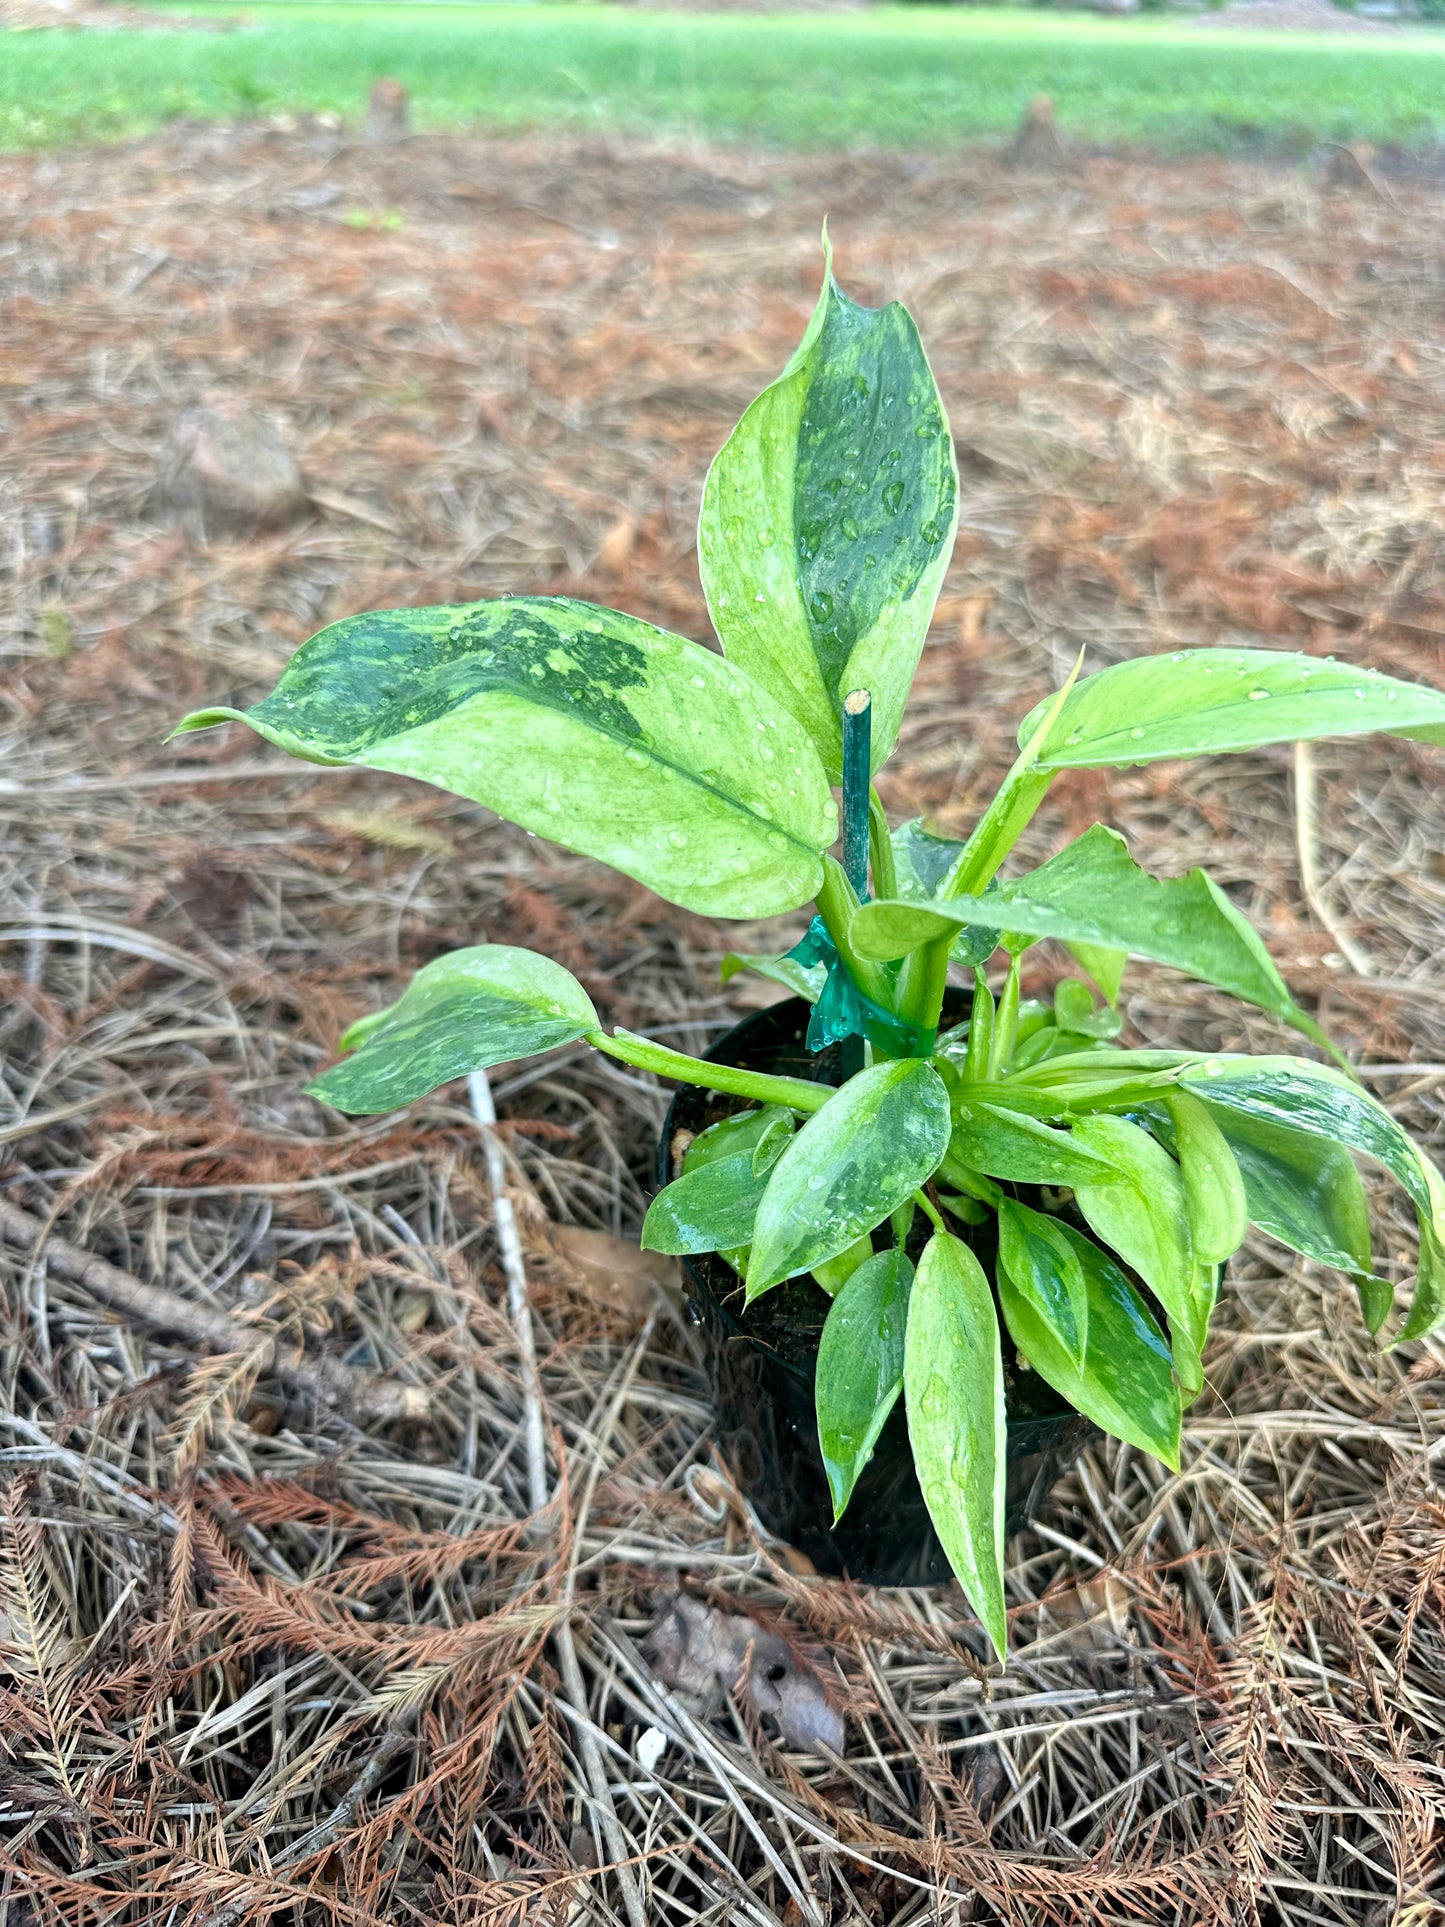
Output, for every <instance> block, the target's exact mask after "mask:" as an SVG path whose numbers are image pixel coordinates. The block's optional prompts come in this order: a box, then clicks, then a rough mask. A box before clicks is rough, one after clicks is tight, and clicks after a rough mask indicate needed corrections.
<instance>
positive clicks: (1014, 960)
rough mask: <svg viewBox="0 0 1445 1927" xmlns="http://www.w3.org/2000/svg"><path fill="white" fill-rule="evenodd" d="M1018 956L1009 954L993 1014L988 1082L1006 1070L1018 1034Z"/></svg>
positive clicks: (1013, 952) (1017, 953)
mask: <svg viewBox="0 0 1445 1927" xmlns="http://www.w3.org/2000/svg"><path fill="white" fill-rule="evenodd" d="M1019 955H1020V953H1019V952H1018V951H1010V953H1009V960H1008V976H1007V977H1006V978H1005V979H1004V986H1003V990H1002V991H1001V992H1000V994H999V1000H998V1009H997V1011H996V1012H995V1013H994V1020H993V1036H992V1038H991V1039H990V1040H989V1047H988V1074H989V1078H990V1080H991V1081H995V1082H996V1081H997V1080H998V1079H999V1078H1000V1077H1002V1076H1003V1074H1004V1072H1005V1071H1006V1070H1007V1069H1008V1067H1009V1060H1010V1059H1011V1058H1012V1056H1013V1054H1014V1043H1015V1041H1016V1040H1017V1038H1018V1034H1019Z"/></svg>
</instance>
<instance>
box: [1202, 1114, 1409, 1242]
mask: <svg viewBox="0 0 1445 1927" xmlns="http://www.w3.org/2000/svg"><path fill="white" fill-rule="evenodd" d="M1206 1108H1207V1109H1208V1111H1209V1114H1210V1116H1211V1117H1212V1118H1213V1119H1214V1121H1215V1123H1216V1124H1217V1125H1218V1126H1219V1128H1220V1130H1221V1131H1222V1132H1223V1134H1224V1137H1225V1140H1226V1142H1227V1143H1228V1145H1229V1148H1230V1150H1231V1151H1233V1153H1234V1158H1235V1162H1236V1164H1238V1166H1239V1174H1240V1176H1241V1178H1242V1179H1243V1180H1244V1201H1245V1209H1246V1210H1247V1211H1248V1213H1249V1217H1250V1221H1251V1223H1253V1224H1257V1225H1258V1226H1259V1228H1260V1230H1261V1231H1267V1232H1268V1233H1269V1235H1270V1236H1271V1237H1272V1238H1278V1239H1279V1241H1280V1243H1281V1244H1283V1245H1288V1247H1289V1249H1290V1250H1291V1251H1300V1252H1303V1253H1304V1255H1305V1257H1307V1258H1314V1259H1315V1260H1317V1261H1318V1263H1320V1264H1322V1265H1334V1266H1336V1267H1337V1268H1338V1269H1339V1270H1341V1271H1348V1272H1366V1273H1367V1272H1369V1271H1370V1270H1371V1269H1372V1259H1371V1255H1370V1213H1369V1209H1368V1207H1367V1205H1366V1203H1365V1187H1364V1185H1363V1184H1362V1183H1361V1182H1360V1174H1359V1172H1358V1171H1357V1170H1356V1169H1355V1161H1354V1159H1353V1158H1352V1157H1351V1156H1350V1154H1349V1152H1348V1151H1347V1150H1346V1149H1345V1147H1344V1145H1343V1144H1335V1143H1332V1142H1331V1141H1329V1140H1328V1139H1326V1138H1322V1137H1313V1136H1311V1135H1309V1134H1308V1133H1307V1132H1304V1131H1291V1130H1287V1129H1285V1128H1284V1127H1283V1126H1282V1125H1279V1124H1272V1123H1270V1122H1269V1121H1268V1119H1266V1118H1262V1117H1250V1116H1248V1115H1247V1114H1246V1113H1245V1112H1243V1111H1235V1110H1231V1109H1230V1108H1229V1107H1228V1106H1227V1105H1223V1104H1219V1105H1214V1104H1211V1105H1208V1106H1207V1107H1206Z"/></svg>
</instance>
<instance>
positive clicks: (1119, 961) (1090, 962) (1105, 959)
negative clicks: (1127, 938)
mask: <svg viewBox="0 0 1445 1927" xmlns="http://www.w3.org/2000/svg"><path fill="white" fill-rule="evenodd" d="M1065 948H1066V949H1067V950H1068V952H1069V955H1070V956H1071V957H1072V958H1073V959H1074V961H1075V962H1076V963H1077V964H1078V966H1079V968H1080V969H1081V970H1086V971H1087V972H1088V974H1089V975H1090V976H1091V977H1092V978H1093V980H1094V982H1095V983H1096V984H1097V985H1098V986H1099V988H1100V990H1102V991H1103V993H1104V996H1105V998H1106V999H1107V1001H1108V1002H1109V1003H1110V1004H1111V1005H1112V1004H1117V1003H1118V1001H1119V991H1120V988H1121V986H1122V984H1123V982H1124V966H1125V964H1127V963H1128V961H1129V953H1128V951H1127V950H1111V949H1108V948H1107V947H1106V946H1105V945H1103V944H1097V943H1070V944H1067V945H1066V946H1065Z"/></svg>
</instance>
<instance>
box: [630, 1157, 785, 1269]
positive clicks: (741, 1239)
mask: <svg viewBox="0 0 1445 1927" xmlns="http://www.w3.org/2000/svg"><path fill="white" fill-rule="evenodd" d="M766 1187H767V1178H766V1176H763V1177H759V1176H758V1175H757V1174H756V1173H755V1172H754V1170H753V1153H752V1152H751V1151H745V1152H743V1153H742V1155H741V1156H738V1157H730V1158H717V1159H715V1160H713V1161H712V1162H710V1163H706V1164H702V1165H699V1166H698V1168H697V1169H696V1170H695V1171H684V1173H683V1174H682V1176H681V1177H680V1178H675V1179H674V1180H673V1182H672V1183H671V1184H669V1185H666V1186H664V1188H663V1189H662V1190H661V1191H659V1192H658V1194H657V1196H656V1197H655V1198H654V1199H653V1200H652V1203H651V1204H650V1205H649V1206H648V1208H647V1216H646V1217H645V1218H644V1219H643V1221H642V1248H643V1250H644V1251H665V1252H668V1253H670V1254H671V1255H672V1256H674V1257H680V1256H681V1255H682V1254H683V1253H684V1252H694V1251H736V1250H738V1249H739V1248H740V1247H741V1246H743V1245H746V1244H748V1243H749V1242H750V1241H751V1239H752V1235H753V1220H754V1218H756V1216H757V1215H758V1206H759V1205H760V1204H761V1203H762V1200H763V1192H764V1190H765V1189H766Z"/></svg>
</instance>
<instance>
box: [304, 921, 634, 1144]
mask: <svg viewBox="0 0 1445 1927" xmlns="http://www.w3.org/2000/svg"><path fill="white" fill-rule="evenodd" d="M596 1028H597V1012H596V1011H595V1010H594V1009H593V1008H592V1000H591V998H590V997H588V995H587V993H586V991H585V990H584V989H583V988H582V986H581V984H579V983H578V982H577V979H576V978H575V977H574V976H573V975H572V974H571V972H570V971H567V970H564V969H563V968H562V966H561V964H558V963H553V962H552V960H551V958H550V957H541V956H539V955H538V954H537V952H536V951H535V950H516V949H513V948H512V947H511V946H510V945H508V944H499V943H486V944H479V945H477V946H476V947H475V948H473V949H470V950H453V951H451V952H449V953H448V954H447V955H446V956H444V957H437V958H436V959H435V960H434V961H433V962H431V963H429V964H426V965H424V966H423V967H422V968H421V969H420V970H419V971H418V972H417V973H416V975H415V976H414V977H413V978H412V980H411V983H410V984H409V985H408V986H407V989H406V992H405V994H404V995H403V996H402V997H400V998H399V999H398V1000H397V1002H396V1003H394V1004H391V1005H389V1006H388V1007H387V1008H386V1009H385V1010H378V1011H375V1012H373V1014H372V1015H371V1016H369V1017H363V1018H361V1019H360V1020H359V1021H358V1022H357V1023H354V1024H353V1025H352V1026H351V1028H350V1029H349V1030H348V1031H347V1032H346V1033H345V1035H344V1036H343V1037H342V1039H341V1049H342V1050H344V1051H350V1052H351V1053H352V1055H351V1056H349V1057H346V1058H343V1059H342V1061H341V1062H340V1063H339V1064H336V1065H333V1067H332V1068H331V1069H330V1070H329V1071H323V1072H322V1074H321V1076H320V1077H318V1078H317V1079H316V1081H315V1083H314V1084H309V1085H308V1086H307V1090H308V1092H309V1094H310V1095H311V1096H312V1097H319V1098H323V1099H324V1100H325V1101H326V1103H328V1104H334V1105H335V1106H336V1108H337V1110H338V1111H353V1112H361V1113H371V1112H376V1111H392V1110H395V1109H396V1107H397V1106H398V1105H399V1104H409V1103H411V1101H412V1099H413V1098H417V1097H425V1095H426V1094H427V1092H428V1091H434V1090H435V1089H436V1088H437V1086H438V1085H439V1084H447V1083H450V1082H451V1080H452V1078H454V1077H464V1076H466V1074H467V1072H468V1071H477V1070H485V1069H486V1068H487V1066H488V1065H490V1064H506V1063H510V1062H511V1061H512V1059H514V1058H517V1057H531V1056H533V1055H535V1053H536V1052H538V1051H544V1050H553V1049H555V1048H556V1046H557V1045H558V1044H570V1043H571V1042H572V1040H573V1039H574V1038H577V1037H582V1036H585V1035H586V1033H587V1032H588V1031H591V1030H595V1029H596Z"/></svg>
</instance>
